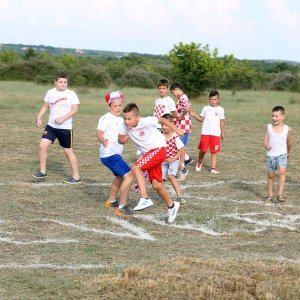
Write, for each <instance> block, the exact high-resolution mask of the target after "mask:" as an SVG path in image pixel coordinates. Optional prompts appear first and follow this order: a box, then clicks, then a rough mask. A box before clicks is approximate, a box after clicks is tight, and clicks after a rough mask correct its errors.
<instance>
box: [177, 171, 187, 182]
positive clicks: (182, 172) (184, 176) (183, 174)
mask: <svg viewBox="0 0 300 300" xmlns="http://www.w3.org/2000/svg"><path fill="white" fill-rule="evenodd" d="M188 173H189V170H188V169H187V168H184V170H182V171H181V174H180V175H178V177H177V180H178V181H183V180H184V179H185V178H186V175H187V174H188Z"/></svg>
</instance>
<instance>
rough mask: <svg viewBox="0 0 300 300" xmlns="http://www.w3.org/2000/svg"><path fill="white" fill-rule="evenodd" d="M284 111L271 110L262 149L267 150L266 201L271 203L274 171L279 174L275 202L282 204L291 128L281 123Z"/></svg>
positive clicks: (279, 107)
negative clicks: (270, 120)
mask: <svg viewBox="0 0 300 300" xmlns="http://www.w3.org/2000/svg"><path fill="white" fill-rule="evenodd" d="M284 117H285V110H284V108H283V107H282V106H275V107H274V108H273V109H272V124H268V128H267V132H266V134H265V138H264V147H265V149H266V150H267V164H268V196H267V197H266V198H265V200H266V201H272V197H273V184H274V178H275V171H276V170H278V172H279V190H278V196H277V201H279V202H284V201H285V198H284V195H283V191H284V187H285V176H286V167H287V160H288V158H289V157H290V152H291V147H292V139H291V128H290V127H289V126H287V125H285V124H284V123H283V121H284Z"/></svg>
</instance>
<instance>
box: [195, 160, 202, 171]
mask: <svg viewBox="0 0 300 300" xmlns="http://www.w3.org/2000/svg"><path fill="white" fill-rule="evenodd" d="M201 169H202V162H198V163H197V165H196V171H197V172H200V171H201Z"/></svg>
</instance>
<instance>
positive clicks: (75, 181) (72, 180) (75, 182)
mask: <svg viewBox="0 0 300 300" xmlns="http://www.w3.org/2000/svg"><path fill="white" fill-rule="evenodd" d="M81 182H82V181H81V179H80V178H79V179H75V178H73V177H71V178H69V179H67V180H64V183H67V184H78V183H81Z"/></svg>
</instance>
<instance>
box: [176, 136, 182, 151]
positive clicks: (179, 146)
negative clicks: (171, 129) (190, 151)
mask: <svg viewBox="0 0 300 300" xmlns="http://www.w3.org/2000/svg"><path fill="white" fill-rule="evenodd" d="M175 144H176V147H177V149H181V148H184V144H183V142H182V141H181V139H180V138H179V136H176V139H175Z"/></svg>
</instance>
